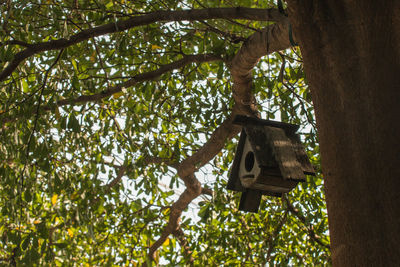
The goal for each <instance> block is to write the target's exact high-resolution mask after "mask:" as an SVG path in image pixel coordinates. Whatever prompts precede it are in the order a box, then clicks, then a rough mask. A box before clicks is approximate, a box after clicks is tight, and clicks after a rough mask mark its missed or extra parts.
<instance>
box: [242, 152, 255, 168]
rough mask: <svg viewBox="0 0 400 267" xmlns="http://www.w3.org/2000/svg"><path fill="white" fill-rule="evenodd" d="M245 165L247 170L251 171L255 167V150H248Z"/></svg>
mask: <svg viewBox="0 0 400 267" xmlns="http://www.w3.org/2000/svg"><path fill="white" fill-rule="evenodd" d="M244 167H245V168H246V171H248V172H251V170H252V169H253V167H254V153H253V151H249V152H247V155H246V158H245V160H244Z"/></svg>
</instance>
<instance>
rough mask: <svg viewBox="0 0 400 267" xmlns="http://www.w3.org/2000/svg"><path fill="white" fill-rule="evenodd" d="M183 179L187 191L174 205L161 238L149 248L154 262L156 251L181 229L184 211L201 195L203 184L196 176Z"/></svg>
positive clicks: (150, 256) (192, 175)
mask: <svg viewBox="0 0 400 267" xmlns="http://www.w3.org/2000/svg"><path fill="white" fill-rule="evenodd" d="M181 178H182V177H181ZM182 179H183V180H184V182H185V185H186V189H185V191H184V192H183V193H182V194H181V195H180V197H179V199H178V200H177V201H176V202H175V203H174V204H173V205H172V207H171V213H170V215H169V220H168V224H167V226H166V227H165V228H164V230H163V232H162V234H161V236H160V237H159V239H158V240H157V241H156V242H154V243H153V244H152V245H151V246H150V248H149V258H150V259H152V260H153V259H154V256H155V252H156V250H157V249H158V248H159V247H160V246H161V245H162V244H163V243H164V242H165V240H166V239H167V238H168V236H169V235H170V234H172V233H174V232H175V231H177V230H178V229H179V223H180V218H181V214H182V212H183V210H185V209H186V208H187V207H188V205H189V204H190V203H191V202H192V201H193V199H195V198H196V197H198V196H199V195H200V194H201V184H200V182H199V181H198V180H197V178H196V177H195V176H194V174H191V175H188V176H186V177H183V178H182Z"/></svg>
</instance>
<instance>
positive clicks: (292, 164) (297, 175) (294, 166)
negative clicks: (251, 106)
mask: <svg viewBox="0 0 400 267" xmlns="http://www.w3.org/2000/svg"><path fill="white" fill-rule="evenodd" d="M264 128H265V133H266V135H267V139H268V140H269V141H270V142H271V145H272V149H273V154H274V156H275V160H276V161H277V163H278V165H279V169H280V170H281V174H282V177H283V179H288V180H296V181H305V175H304V172H303V169H302V166H301V165H300V163H299V162H298V161H297V157H296V154H295V152H294V150H293V146H292V141H291V140H290V139H289V138H288V137H287V136H286V134H285V132H284V131H283V129H279V128H275V127H269V126H264Z"/></svg>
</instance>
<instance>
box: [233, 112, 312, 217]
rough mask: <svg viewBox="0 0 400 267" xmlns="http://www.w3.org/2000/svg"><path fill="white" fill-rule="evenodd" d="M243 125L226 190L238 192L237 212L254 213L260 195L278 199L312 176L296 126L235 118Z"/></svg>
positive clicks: (256, 119) (236, 121) (240, 117)
mask: <svg viewBox="0 0 400 267" xmlns="http://www.w3.org/2000/svg"><path fill="white" fill-rule="evenodd" d="M234 123H235V124H240V125H242V126H243V129H242V133H241V134H240V140H239V144H238V147H237V149H236V155H235V159H234V161H233V165H232V168H231V173H230V175H229V181H228V186H227V188H228V189H230V190H234V191H240V192H242V197H241V200H240V205H239V209H240V210H245V211H251V212H257V211H258V207H259V203H260V200H261V196H262V195H271V196H281V195H282V193H287V192H289V191H290V190H292V189H293V188H294V187H295V186H296V185H297V184H298V183H299V182H304V181H305V178H306V177H305V175H306V174H308V175H315V173H314V169H313V167H312V165H311V164H310V162H309V160H308V157H307V154H306V152H305V150H304V148H303V146H302V144H301V142H300V138H299V136H298V134H296V131H297V130H298V128H299V126H298V125H294V124H289V123H284V122H277V121H270V120H262V119H258V118H254V117H247V116H241V115H238V116H236V117H235V120H234Z"/></svg>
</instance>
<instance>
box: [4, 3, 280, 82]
mask: <svg viewBox="0 0 400 267" xmlns="http://www.w3.org/2000/svg"><path fill="white" fill-rule="evenodd" d="M205 19H248V20H258V21H281V20H283V19H284V15H282V14H281V13H279V11H278V10H276V9H272V8H270V9H255V8H245V7H236V8H207V9H193V10H178V11H155V12H152V13H149V14H146V15H142V16H135V17H132V18H129V19H126V20H118V21H116V22H113V23H108V24H105V25H101V26H98V27H94V28H91V29H86V30H83V31H81V32H79V33H77V34H75V35H72V36H71V37H70V38H69V39H59V40H53V41H49V42H43V43H37V44H31V45H30V46H29V47H27V48H26V49H25V50H23V51H21V52H19V53H17V54H16V55H15V56H14V59H13V60H12V61H11V62H10V63H9V64H8V65H7V67H5V68H4V69H3V71H2V72H1V73H0V81H3V80H4V79H6V78H7V77H8V76H9V75H11V73H12V72H13V71H14V70H15V69H16V68H17V67H18V65H19V64H20V63H21V62H22V61H24V60H25V59H27V58H28V57H31V56H33V55H34V54H37V53H40V52H44V51H50V50H60V49H63V48H67V47H69V46H72V45H74V44H77V43H80V42H82V41H86V40H88V39H90V38H93V37H97V36H101V35H106V34H110V33H115V32H122V31H125V30H128V29H130V28H133V27H137V26H143V25H148V24H151V23H154V22H170V21H184V20H187V21H195V20H205Z"/></svg>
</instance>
